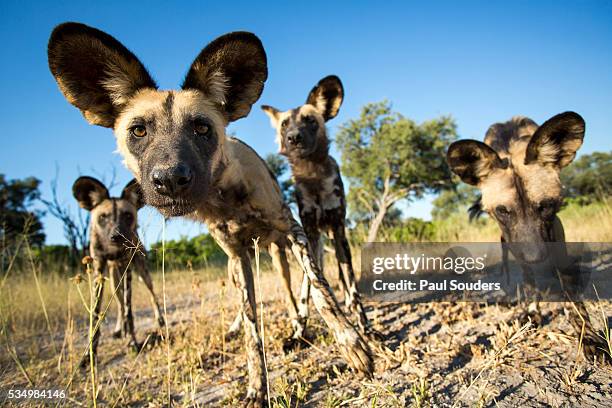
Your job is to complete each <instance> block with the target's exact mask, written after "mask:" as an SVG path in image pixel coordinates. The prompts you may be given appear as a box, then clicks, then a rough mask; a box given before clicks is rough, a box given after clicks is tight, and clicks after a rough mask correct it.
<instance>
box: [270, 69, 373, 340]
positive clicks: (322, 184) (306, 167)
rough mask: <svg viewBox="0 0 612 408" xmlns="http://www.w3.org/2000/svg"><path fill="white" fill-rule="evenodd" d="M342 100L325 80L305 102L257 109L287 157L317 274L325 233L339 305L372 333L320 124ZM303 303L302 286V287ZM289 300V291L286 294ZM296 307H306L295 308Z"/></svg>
mask: <svg viewBox="0 0 612 408" xmlns="http://www.w3.org/2000/svg"><path fill="white" fill-rule="evenodd" d="M343 99H344V88H343V86H342V82H341V81H340V78H338V77H337V76H335V75H330V76H327V77H325V78H323V79H321V80H320V81H319V83H317V85H315V87H314V88H312V90H311V91H310V93H309V94H308V97H307V98H306V103H305V104H304V105H302V106H300V107H298V108H295V109H290V110H288V111H284V112H281V111H279V110H278V109H276V108H273V107H272V106H268V105H263V106H262V107H261V109H263V111H264V112H265V113H266V114H267V115H268V116H269V117H270V121H271V123H272V127H273V128H274V129H276V142H277V143H278V145H279V148H280V154H282V155H283V156H285V157H287V159H288V160H289V164H290V166H291V173H292V177H293V180H294V183H295V198H296V201H297V204H298V208H299V212H300V218H301V220H302V226H303V227H304V231H305V232H306V235H307V236H308V240H309V241H310V246H311V248H312V250H313V252H314V253H315V254H316V255H317V259H318V261H319V267H320V268H321V270H323V269H324V268H323V244H322V243H321V232H326V233H327V234H328V236H329V237H330V239H331V240H332V241H333V243H334V249H335V252H336V260H337V262H338V275H339V280H340V283H341V285H342V290H343V292H344V303H345V304H346V306H347V308H348V309H349V310H350V311H351V313H353V315H354V316H355V320H356V321H357V324H358V325H359V328H360V330H361V331H362V332H363V333H365V334H368V335H370V334H375V335H377V336H380V335H379V333H378V332H376V331H375V330H373V329H372V328H371V326H370V322H369V321H368V318H367V316H366V313H365V311H364V309H363V306H362V304H361V300H360V297H359V292H358V291H357V287H356V284H355V273H354V271H353V263H352V258H351V249H350V246H349V243H348V240H347V239H346V231H345V219H346V199H345V197H344V187H343V185H342V177H341V176H340V168H339V167H338V163H336V160H334V158H333V157H331V156H330V154H329V143H330V141H329V138H328V136H327V130H326V127H325V123H326V122H327V121H329V120H330V119H333V118H335V117H336V115H337V114H338V111H339V110H340V105H342V100H343ZM304 289H305V290H306V296H304V294H302V300H303V299H306V301H307V299H308V295H307V294H308V287H307V286H306V287H304V288H303V290H304ZM289 295H290V296H291V292H290V293H289ZM300 307H301V308H305V309H306V311H307V303H306V305H302V304H300Z"/></svg>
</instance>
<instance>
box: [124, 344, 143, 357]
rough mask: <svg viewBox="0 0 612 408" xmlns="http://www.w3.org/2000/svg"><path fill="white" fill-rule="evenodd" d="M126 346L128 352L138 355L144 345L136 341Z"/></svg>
mask: <svg viewBox="0 0 612 408" xmlns="http://www.w3.org/2000/svg"><path fill="white" fill-rule="evenodd" d="M127 346H128V350H130V351H131V352H133V353H136V354H138V353H140V351H141V350H142V349H143V346H144V345H143V344H142V343H139V342H137V341H130V342H129V343H128V345H127Z"/></svg>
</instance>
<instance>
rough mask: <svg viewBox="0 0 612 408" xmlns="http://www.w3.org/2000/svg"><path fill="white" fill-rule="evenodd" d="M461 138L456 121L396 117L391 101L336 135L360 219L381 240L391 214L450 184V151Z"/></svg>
mask: <svg viewBox="0 0 612 408" xmlns="http://www.w3.org/2000/svg"><path fill="white" fill-rule="evenodd" d="M456 138H457V126H456V124H455V121H454V120H453V119H452V118H450V117H448V116H443V117H440V118H437V119H433V120H429V121H426V122H423V123H421V124H417V123H415V122H414V121H412V120H410V119H408V118H405V117H404V116H402V115H400V114H399V113H396V112H393V111H392V109H391V104H390V103H389V102H387V101H383V102H378V103H372V104H368V105H366V106H364V107H363V108H362V111H361V115H360V117H359V118H358V119H354V120H349V121H348V122H346V123H345V124H343V125H342V126H341V128H340V131H339V132H338V134H337V136H336V144H337V146H338V149H339V150H340V152H341V155H342V172H343V175H344V176H345V177H346V178H347V179H348V181H349V183H350V189H349V194H348V201H349V205H350V207H351V211H352V213H353V215H354V216H355V217H357V218H358V219H359V220H360V221H362V222H368V223H369V227H368V235H367V241H369V242H372V241H374V240H376V236H377V234H378V230H379V228H380V226H381V225H382V224H383V221H384V220H385V217H386V215H387V214H388V212H389V209H391V208H392V207H393V206H394V205H395V204H397V203H398V202H399V201H401V200H408V201H411V200H414V199H417V198H420V197H422V196H423V194H425V193H430V192H438V191H440V190H441V189H442V188H444V187H447V186H449V185H450V180H451V172H450V169H449V168H448V165H447V164H446V150H447V149H448V146H449V145H450V143H452V142H453V141H454V140H455V139H456Z"/></svg>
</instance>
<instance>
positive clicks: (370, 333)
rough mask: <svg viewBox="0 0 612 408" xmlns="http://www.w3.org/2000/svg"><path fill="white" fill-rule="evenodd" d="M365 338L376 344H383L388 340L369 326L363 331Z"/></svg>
mask: <svg viewBox="0 0 612 408" xmlns="http://www.w3.org/2000/svg"><path fill="white" fill-rule="evenodd" d="M361 330H362V333H363V335H364V336H366V337H367V338H368V339H369V340H372V341H376V342H383V341H385V340H386V339H387V336H385V335H384V334H382V333H381V332H379V331H378V330H376V329H375V328H373V327H372V326H370V325H368V326H366V327H364V328H362V329H361Z"/></svg>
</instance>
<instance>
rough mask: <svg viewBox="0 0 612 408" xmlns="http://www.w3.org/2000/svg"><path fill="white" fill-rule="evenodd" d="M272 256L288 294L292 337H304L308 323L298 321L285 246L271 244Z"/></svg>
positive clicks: (287, 300)
mask: <svg viewBox="0 0 612 408" xmlns="http://www.w3.org/2000/svg"><path fill="white" fill-rule="evenodd" d="M270 256H272V264H273V265H274V269H276V271H277V272H278V273H279V274H280V275H281V278H282V280H283V286H284V288H285V292H286V295H287V296H286V302H287V309H288V310H289V317H290V319H291V327H292V329H293V334H292V337H294V338H295V337H302V336H303V335H304V324H305V323H306V322H303V321H301V320H300V319H298V307H297V304H296V303H295V297H294V296H293V291H292V290H291V270H290V269H289V262H287V253H286V252H285V245H281V244H278V243H275V242H273V243H271V244H270Z"/></svg>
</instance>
